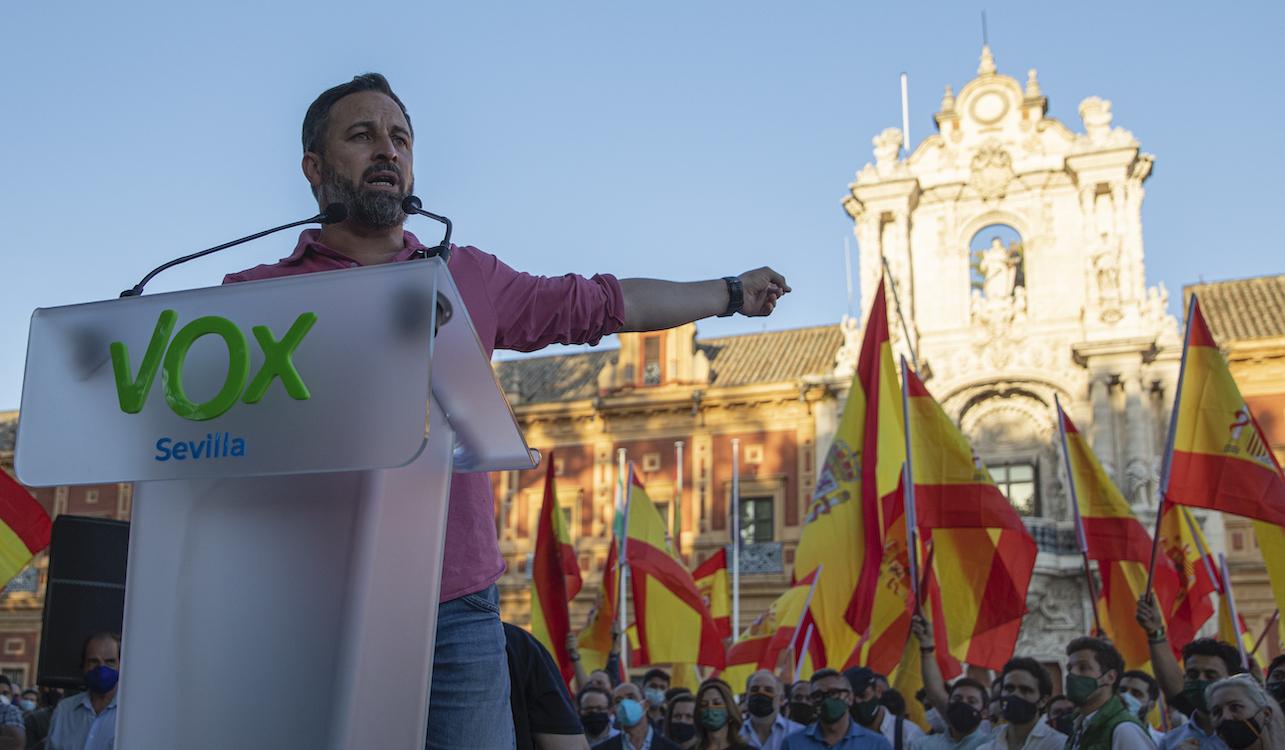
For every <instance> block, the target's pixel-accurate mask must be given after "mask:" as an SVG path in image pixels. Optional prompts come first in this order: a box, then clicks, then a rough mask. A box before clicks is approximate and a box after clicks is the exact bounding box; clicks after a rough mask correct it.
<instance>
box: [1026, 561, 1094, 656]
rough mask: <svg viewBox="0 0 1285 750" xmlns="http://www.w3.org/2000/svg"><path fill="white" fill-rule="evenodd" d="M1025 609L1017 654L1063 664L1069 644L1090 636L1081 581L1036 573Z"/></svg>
mask: <svg viewBox="0 0 1285 750" xmlns="http://www.w3.org/2000/svg"><path fill="white" fill-rule="evenodd" d="M1026 609H1027V614H1026V618H1025V619H1024V620H1023V621H1022V631H1021V633H1020V634H1019V635H1018V638H1017V648H1016V649H1015V653H1019V654H1023V655H1028V656H1033V657H1035V658H1037V659H1049V660H1056V661H1060V660H1061V659H1063V658H1064V655H1065V649H1066V644H1067V643H1069V642H1070V641H1071V639H1072V638H1075V637H1077V636H1080V635H1083V634H1084V633H1086V632H1088V628H1087V627H1086V622H1085V617H1084V615H1085V613H1084V595H1083V592H1082V590H1081V589H1080V584H1079V581H1078V580H1074V579H1070V578H1065V577H1053V576H1048V575H1044V574H1039V573H1037V574H1036V577H1035V580H1034V581H1032V582H1031V588H1030V591H1029V592H1028V593H1027V596H1026Z"/></svg>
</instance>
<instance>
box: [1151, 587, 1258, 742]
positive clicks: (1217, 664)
mask: <svg viewBox="0 0 1285 750" xmlns="http://www.w3.org/2000/svg"><path fill="white" fill-rule="evenodd" d="M1137 618H1138V624H1139V625H1141V626H1142V629H1143V630H1144V631H1146V633H1147V643H1148V644H1149V646H1150V651H1151V666H1152V668H1153V669H1154V670H1155V672H1156V682H1158V683H1159V684H1160V689H1161V690H1163V691H1164V693H1165V698H1167V699H1168V700H1169V704H1170V705H1171V706H1173V707H1174V708H1177V709H1178V710H1179V711H1182V712H1183V713H1185V714H1187V716H1189V717H1190V718H1188V719H1187V723H1185V724H1183V725H1182V726H1180V727H1175V728H1173V729H1172V730H1170V731H1169V732H1167V733H1165V737H1164V740H1162V741H1161V743H1160V750H1178V748H1182V750H1187V746H1184V743H1187V741H1188V740H1195V742H1196V744H1197V745H1198V747H1199V748H1200V750H1224V748H1226V744H1224V743H1223V741H1222V739H1221V738H1219V737H1218V735H1217V734H1216V733H1215V732H1214V725H1213V722H1212V721H1211V720H1210V718H1209V708H1208V707H1207V706H1206V705H1205V688H1207V687H1209V686H1210V685H1212V684H1213V683H1215V682H1217V681H1218V680H1221V679H1224V678H1226V677H1228V676H1230V675H1233V674H1240V673H1242V672H1244V671H1245V668H1244V666H1243V665H1242V664H1241V660H1240V651H1239V650H1237V648H1236V647H1235V646H1233V645H1231V644H1229V643H1223V642H1222V641H1219V640H1217V639H1214V638H1197V639H1196V640H1194V641H1192V642H1191V643H1188V644H1187V645H1185V646H1183V647H1182V664H1183V668H1182V669H1179V667H1178V660H1177V659H1175V658H1174V656H1173V650H1172V649H1171V648H1170V646H1169V639H1168V638H1167V637H1166V633H1165V628H1164V620H1163V619H1162V618H1161V616H1160V610H1159V607H1157V606H1156V604H1155V597H1154V596H1149V597H1143V598H1142V599H1140V600H1138V612H1137Z"/></svg>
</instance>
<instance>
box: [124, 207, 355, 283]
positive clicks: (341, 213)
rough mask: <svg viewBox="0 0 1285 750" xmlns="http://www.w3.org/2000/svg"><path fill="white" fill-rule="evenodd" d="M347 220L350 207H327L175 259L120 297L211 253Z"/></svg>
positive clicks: (153, 271)
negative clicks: (276, 234)
mask: <svg viewBox="0 0 1285 750" xmlns="http://www.w3.org/2000/svg"><path fill="white" fill-rule="evenodd" d="M346 218H348V207H347V206H345V205H344V204H342V203H331V204H330V205H329V206H326V208H325V210H324V211H322V212H321V213H319V214H317V215H316V216H311V217H309V218H307V219H303V220H301V221H292V222H290V223H289V224H282V225H281V226H279V227H273V228H272V229H265V230H263V231H262V232H258V233H256V234H252V235H250V236H248V237H242V238H241V239H239V240H232V241H231V242H225V243H223V244H222V245H219V246H217V247H212V248H209V249H208V250H202V251H201V252H199V253H192V254H191V255H184V256H183V257H182V258H175V259H174V260H171V261H170V262H168V263H165V264H163V265H160V266H157V267H156V268H153V269H152V271H151V273H149V274H147V275H146V276H144V277H143V280H142V281H140V282H138V283H137V284H135V285H134V286H133V287H132V288H130V289H126V290H125V291H123V292H121V293H120V296H122V297H137V296H138V295H140V294H142V293H143V287H145V286H147V282H149V281H151V280H152V279H153V278H154V277H155V276H156V274H158V273H160V272H161V271H164V270H166V269H167V268H173V267H174V266H177V265H179V264H180V263H186V262H188V261H189V260H196V259H197V258H200V257H202V256H205V255H209V254H210V253H217V252H218V251H220V250H227V249H228V248H229V247H235V246H237V245H240V244H242V243H245V242H249V241H250V240H257V239H259V238H260V237H266V236H268V235H270V234H272V233H274V232H280V231H282V230H284V229H289V228H291V227H297V226H300V225H302V224H338V223H339V222H341V221H343V220H344V219H346Z"/></svg>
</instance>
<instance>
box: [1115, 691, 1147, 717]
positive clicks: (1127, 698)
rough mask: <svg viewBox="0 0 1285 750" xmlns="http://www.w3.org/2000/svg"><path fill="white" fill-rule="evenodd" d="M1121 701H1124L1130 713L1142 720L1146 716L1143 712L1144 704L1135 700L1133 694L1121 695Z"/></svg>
mask: <svg viewBox="0 0 1285 750" xmlns="http://www.w3.org/2000/svg"><path fill="white" fill-rule="evenodd" d="M1120 700H1122V701H1124V707H1125V708H1127V709H1129V713H1131V714H1133V715H1134V716H1137V717H1138V718H1140V719H1141V718H1143V717H1145V716H1146V714H1144V713H1143V712H1142V702H1141V701H1139V700H1138V699H1137V698H1134V697H1133V693H1120Z"/></svg>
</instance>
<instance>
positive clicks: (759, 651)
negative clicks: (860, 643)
mask: <svg viewBox="0 0 1285 750" xmlns="http://www.w3.org/2000/svg"><path fill="white" fill-rule="evenodd" d="M816 578H817V576H816V572H815V571H813V574H812V575H809V576H807V577H806V578H804V579H803V580H802V581H800V582H799V583H798V584H796V585H794V586H791V587H790V588H788V589H786V590H785V591H784V593H782V594H781V595H780V596H778V597H777V598H776V599H775V600H774V601H773V602H772V604H771V605H769V606H768V608H767V609H766V610H765V611H764V612H763V614H761V615H759V616H758V617H757V618H756V619H755V620H754V622H752V623H750V626H749V627H748V628H746V629H745V631H744V632H742V633H741V635H740V637H739V638H737V639H736V642H735V643H733V644H732V646H731V648H729V649H728V650H727V668H726V669H724V670H723V672H722V674H721V675H720V677H721V678H722V679H723V680H725V681H726V682H727V683H728V684H729V685H732V686H733V687H737V688H738V689H739V686H741V685H744V684H745V680H746V679H747V678H748V677H749V676H750V675H751V674H753V673H754V672H756V671H757V670H760V669H771V670H773V671H776V668H777V662H778V661H779V660H780V659H781V657H782V656H783V655H784V654H787V653H788V654H790V655H791V656H792V658H795V659H797V658H798V656H797V654H798V653H800V652H803V653H804V654H805V658H804V669H803V671H802V673H801V674H802V675H803V677H805V678H806V677H807V676H809V675H811V674H812V671H813V666H812V665H813V664H816V665H817V666H816V668H817V669H819V668H820V665H821V664H822V663H823V659H822V656H823V655H822V652H821V649H820V646H819V644H817V641H816V638H815V637H813V638H812V639H811V642H810V643H808V644H807V645H806V646H805V645H804V644H803V637H804V635H805V633H806V631H807V628H808V625H809V624H811V622H812V621H811V618H810V617H809V616H808V612H807V607H808V597H809V595H811V596H813V597H815V593H813V588H814V587H813V582H814V581H815V580H816ZM794 666H795V665H793V664H791V665H790V668H791V671H792V670H793V668H794Z"/></svg>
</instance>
